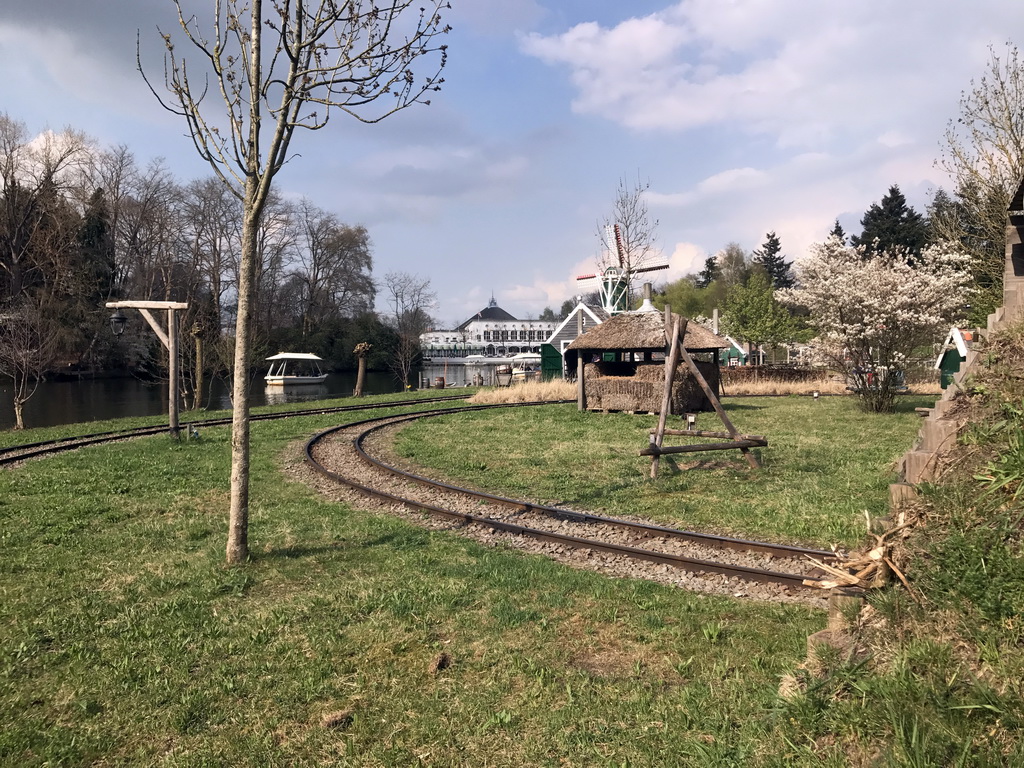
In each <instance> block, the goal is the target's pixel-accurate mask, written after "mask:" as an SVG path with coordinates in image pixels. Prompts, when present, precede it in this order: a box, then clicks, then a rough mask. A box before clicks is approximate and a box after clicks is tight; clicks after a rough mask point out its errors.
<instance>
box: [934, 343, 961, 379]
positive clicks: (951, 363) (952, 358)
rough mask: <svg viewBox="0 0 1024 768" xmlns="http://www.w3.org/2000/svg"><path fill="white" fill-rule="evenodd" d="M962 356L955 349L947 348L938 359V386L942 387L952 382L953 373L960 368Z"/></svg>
mask: <svg viewBox="0 0 1024 768" xmlns="http://www.w3.org/2000/svg"><path fill="white" fill-rule="evenodd" d="M961 362H963V358H962V357H960V352H959V351H957V350H955V349H947V350H946V351H945V353H944V354H943V355H942V360H941V361H939V386H941V387H942V388H943V389H945V388H946V387H948V386H949V385H950V384H952V383H953V375H954V374H955V373H956V372H957V371H959V370H960V363H961Z"/></svg>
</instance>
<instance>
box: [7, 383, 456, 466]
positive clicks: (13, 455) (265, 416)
mask: <svg viewBox="0 0 1024 768" xmlns="http://www.w3.org/2000/svg"><path fill="white" fill-rule="evenodd" d="M467 397H468V395H447V396H444V397H424V398H418V399H410V400H395V401H393V402H389V403H373V404H360V405H340V406H334V407H330V408H307V409H302V410H295V411H282V412H280V413H261V414H255V413H254V414H251V415H250V416H249V420H250V421H273V420H277V419H288V418H292V417H294V416H320V415H326V414H331V413H346V412H350V411H368V410H378V409H383V408H401V407H404V406H412V405H419V404H421V403H427V404H430V403H445V402H452V401H453V400H465V399H466V398H467ZM229 424H231V418H230V417H224V418H217V419H200V420H195V421H187V422H182V424H181V429H182V431H186V430H188V429H189V428H190V427H195V428H197V429H198V428H200V427H203V428H206V427H220V426H225V425H229ZM167 431H168V427H167V425H166V424H163V425H160V426H153V427H134V428H132V429H122V430H111V431H107V432H93V433H91V434H85V435H77V436H75V437H62V438H58V439H56V440H42V441H39V442H35V443H23V444H21V445H12V446H8V447H6V448H0V467H3V466H9V465H11V464H16V463H18V462H20V461H25V460H27V459H34V458H40V457H43V456H52V455H54V454H57V453H62V452H63V451H71V450H75V449H77V448H84V447H85V446H88V445H99V444H102V443H111V442H114V441H117V440H128V439H131V438H133V437H146V436H148V435H159V434H162V433H165V432H167Z"/></svg>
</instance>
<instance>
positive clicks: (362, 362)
mask: <svg viewBox="0 0 1024 768" xmlns="http://www.w3.org/2000/svg"><path fill="white" fill-rule="evenodd" d="M365 379H366V358H365V357H360V358H359V373H358V374H356V391H355V396H356V397H362V396H363V381H364V380H365Z"/></svg>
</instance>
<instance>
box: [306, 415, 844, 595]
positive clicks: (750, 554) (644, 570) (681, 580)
mask: <svg viewBox="0 0 1024 768" xmlns="http://www.w3.org/2000/svg"><path fill="white" fill-rule="evenodd" d="M517 405H521V406H529V405H537V404H535V403H529V404H517ZM494 407H506V408H507V407H509V406H508V405H502V406H467V407H464V408H459V409H434V410H430V411H421V412H418V413H415V414H408V415H398V416H388V417H381V418H372V419H364V420H361V421H357V422H353V423H349V424H345V425H340V426H337V427H333V428H331V429H328V430H325V431H323V432H321V433H319V434H318V435H315V436H314V437H313V438H311V439H310V440H309V442H308V443H307V444H306V449H305V450H306V462H307V464H308V465H309V466H310V467H311V468H312V469H313V470H315V472H316V473H317V474H318V475H319V476H320V477H321V478H324V479H326V480H328V481H329V482H330V483H334V484H340V485H343V486H345V487H347V488H349V489H351V490H352V491H354V492H356V493H358V494H361V495H364V496H371V497H373V498H375V499H377V500H379V501H380V502H381V503H382V504H384V505H385V506H387V507H389V508H391V509H398V508H404V509H406V510H412V511H413V512H414V513H416V514H418V515H426V516H428V518H432V519H434V521H435V522H434V525H436V526H438V527H449V528H458V529H459V530H460V531H461V532H463V533H465V534H467V535H471V536H473V537H474V538H477V539H479V540H482V541H486V542H488V543H499V542H503V543H507V544H509V545H511V546H515V547H518V548H522V549H528V550H532V551H538V552H542V553H544V554H546V555H549V556H552V557H555V558H556V559H560V560H563V561H567V562H570V563H571V564H574V565H581V566H583V567H592V568H596V569H598V570H602V571H606V572H608V573H613V574H615V575H627V576H633V577H639V578H650V579H654V580H658V581H666V582H670V583H676V584H680V585H681V586H686V587H688V588H693V589H698V590H702V591H711V592H720V593H728V594H734V595H744V596H750V597H756V598H762V599H769V600H791V601H799V602H811V603H815V604H820V603H822V602H823V601H824V599H825V598H824V593H823V591H822V590H820V589H809V588H807V587H805V586H804V580H805V579H811V578H820V577H821V575H822V572H821V571H820V569H817V567H816V566H815V564H814V563H813V562H812V561H811V560H810V559H809V558H811V557H813V558H816V559H818V560H821V561H823V562H828V561H829V560H831V559H833V558H834V557H835V554H834V553H833V552H830V551H823V550H817V549H808V548H804V547H794V546H786V545H779V544H769V543H766V542H758V541H746V540H743V539H735V538H729V537H725V536H715V535H710V534H704V533H700V532H696V531H687V530H682V529H676V528H669V527H665V526H660V525H655V524H652V523H648V522H643V521H639V520H626V519H621V518H611V517H605V516H602V515H596V514H591V513H588V512H581V511H576V510H571V509H567V508H564V507H553V506H547V505H543V504H537V503H534V502H532V501H524V500H520V499H510V498H505V497H502V496H496V495H494V494H490V493H486V492H482V491H478V490H474V489H470V488H463V487H459V486H454V485H451V484H448V483H444V482H440V481H437V480H432V479H430V478H427V477H423V476H421V475H416V474H414V473H411V472H408V471H406V470H404V469H402V468H400V467H398V466H396V464H392V463H388V461H385V460H384V459H382V458H379V457H378V456H376V455H374V454H375V453H378V452H386V450H387V449H386V447H384V443H385V442H386V438H385V437H384V433H386V431H388V430H390V429H394V428H396V427H397V426H400V425H402V424H404V423H407V422H409V421H412V420H414V419H420V418H427V417H432V416H441V415H446V414H451V413H456V412H464V411H468V410H481V409H484V408H494Z"/></svg>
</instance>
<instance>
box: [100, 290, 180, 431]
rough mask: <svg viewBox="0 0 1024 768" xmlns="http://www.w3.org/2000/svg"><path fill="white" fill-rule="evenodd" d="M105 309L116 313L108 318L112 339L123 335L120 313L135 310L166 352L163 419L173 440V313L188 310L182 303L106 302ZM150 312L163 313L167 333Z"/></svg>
mask: <svg viewBox="0 0 1024 768" xmlns="http://www.w3.org/2000/svg"><path fill="white" fill-rule="evenodd" d="M107 307H108V308H109V309H114V310H116V311H115V312H114V314H112V315H111V316H110V330H111V331H113V333H114V335H115V336H120V335H121V334H122V333H124V326H125V323H127V322H128V318H127V317H125V316H124V314H123V313H122V312H121V310H122V309H137V310H139V313H140V314H141V315H142V316H143V318H145V320H146V322H147V323H149V327H150V328H152V329H153V332H154V333H155V334H156V335H157V338H158V339H160V342H161V343H162V344H163V345H164V347H165V348H166V349H167V378H168V379H170V383H169V385H168V386H169V390H170V391H169V392H168V395H167V416H168V420H169V421H170V430H171V436H172V437H177V436H178V433H179V431H180V429H181V426H180V424H179V421H178V321H177V318H176V317H175V314H174V313H175V312H176V311H177V310H179V309H188V304H186V303H185V302H183V301H108V302H107ZM151 309H164V310H167V330H166V331H164V329H163V328H162V327H161V326H160V323H159V322H157V319H156V318H155V317H153V315H152V314H150V311H149V310H151Z"/></svg>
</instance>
